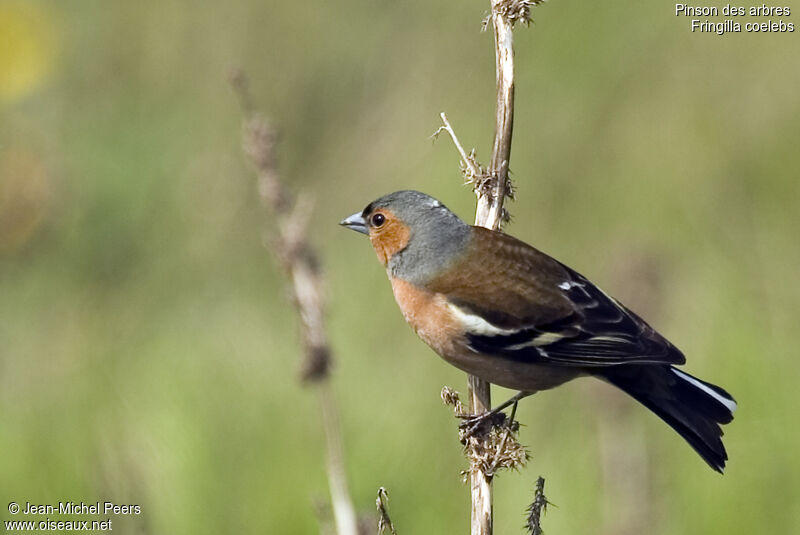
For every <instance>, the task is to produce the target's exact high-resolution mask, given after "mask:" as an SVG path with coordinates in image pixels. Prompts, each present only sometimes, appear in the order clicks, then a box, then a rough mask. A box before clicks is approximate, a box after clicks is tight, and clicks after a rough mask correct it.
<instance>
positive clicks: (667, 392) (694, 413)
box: [595, 365, 736, 473]
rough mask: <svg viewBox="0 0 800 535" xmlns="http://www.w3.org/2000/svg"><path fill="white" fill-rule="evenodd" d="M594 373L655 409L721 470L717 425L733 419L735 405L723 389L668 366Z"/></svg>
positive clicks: (722, 448) (723, 454)
mask: <svg viewBox="0 0 800 535" xmlns="http://www.w3.org/2000/svg"><path fill="white" fill-rule="evenodd" d="M598 372H599V373H598ZM595 373H597V375H598V376H600V377H601V378H603V379H605V380H606V381H608V382H610V383H611V384H613V385H614V386H616V387H617V388H619V389H621V390H623V391H624V392H626V393H627V394H629V395H631V396H632V397H633V398H634V399H636V400H637V401H639V402H640V403H642V404H643V405H644V406H645V407H647V408H648V409H650V410H651V411H653V412H654V413H656V414H657V415H658V416H659V417H660V418H661V419H662V420H664V421H665V422H666V423H667V424H669V425H670V427H672V428H673V429H674V430H675V431H677V432H678V433H679V434H680V435H681V436H682V437H683V438H684V439H685V440H686V441H687V442H688V443H689V444H690V445H691V446H692V447H693V448H694V449H695V451H696V452H697V453H699V454H700V456H701V457H702V458H703V460H705V461H706V462H707V463H708V464H709V466H711V468H713V469H714V470H716V471H718V472H720V473H721V472H722V471H723V469H724V468H725V461H727V460H728V454H727V453H726V452H725V446H724V445H723V444H722V438H721V437H722V434H723V433H722V428H721V427H720V425H722V424H727V423H729V422H730V421H731V420H733V410H735V408H736V402H735V401H734V400H733V398H732V397H731V396H730V394H728V393H727V392H725V390H723V389H722V388H719V387H718V386H715V385H712V384H710V383H706V382H705V381H701V380H700V379H697V378H696V377H693V376H691V375H689V374H688V373H686V372H683V371H680V370H678V369H676V368H673V367H672V366H654V365H628V366H619V367H609V368H606V369H604V370H602V371H600V370H597V371H596V372H595Z"/></svg>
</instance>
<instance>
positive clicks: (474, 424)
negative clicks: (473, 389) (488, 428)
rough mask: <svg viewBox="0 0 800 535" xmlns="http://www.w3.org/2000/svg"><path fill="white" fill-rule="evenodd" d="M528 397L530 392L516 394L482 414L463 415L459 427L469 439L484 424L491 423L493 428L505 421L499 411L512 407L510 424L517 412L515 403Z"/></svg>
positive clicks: (503, 415)
mask: <svg viewBox="0 0 800 535" xmlns="http://www.w3.org/2000/svg"><path fill="white" fill-rule="evenodd" d="M530 395H531V392H517V393H516V394H515V395H514V396H513V397H511V398H510V399H508V400H506V401H504V402H503V403H501V404H500V405H498V406H497V407H495V408H493V409H492V410H490V411H486V412H484V413H483V414H464V415H462V416H461V418H463V419H464V421H463V422H462V423H461V425H460V426H459V427H460V428H461V429H463V430H464V431H465V434H466V436H467V437H469V436H472V435H473V434H475V431H477V430H478V428H479V427H481V426H482V425H484V424H486V423H491V424H492V425H493V426H494V425H500V424H501V423H502V422H503V421H504V420H505V419H506V415H505V414H503V413H502V412H501V411H502V410H503V409H505V408H506V407H508V406H510V405H513V406H514V408H513V409H511V422H513V421H514V415H515V414H516V412H517V403H518V402H519V400H521V399H522V398H524V397H527V396H530Z"/></svg>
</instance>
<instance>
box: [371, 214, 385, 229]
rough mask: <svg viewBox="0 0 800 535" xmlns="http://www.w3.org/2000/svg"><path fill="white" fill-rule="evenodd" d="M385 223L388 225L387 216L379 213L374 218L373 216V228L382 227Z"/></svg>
mask: <svg viewBox="0 0 800 535" xmlns="http://www.w3.org/2000/svg"><path fill="white" fill-rule="evenodd" d="M384 223H386V216H385V215H383V214H380V213H378V214H375V215H374V216H372V226H373V227H380V226H381V225H383V224H384Z"/></svg>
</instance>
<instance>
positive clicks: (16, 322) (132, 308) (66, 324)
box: [0, 0, 800, 534]
mask: <svg viewBox="0 0 800 535" xmlns="http://www.w3.org/2000/svg"><path fill="white" fill-rule="evenodd" d="M36 5H38V6H39V7H40V8H41V9H40V10H39V11H40V12H41V13H44V14H45V15H46V16H47V22H46V23H45V22H42V24H47V28H48V30H47V31H54V32H55V35H54V36H51V37H48V39H47V43H45V44H44V45H42V46H45V45H46V46H53V47H56V48H57V50H56V53H53V54H49V55H48V54H45V53H43V55H42V57H47V58H50V60H49V61H51V63H50V64H49V67H48V68H49V72H48V73H47V74H46V75H45V74H42V79H41V81H40V82H39V85H33V84H30V89H29V91H28V92H27V93H26V94H24V95H19V94H18V91H17V90H15V91H17V92H15V93H14V95H16V96H15V97H14V100H8V99H6V100H4V101H0V106H2V107H0V210H12V209H14V208H15V207H19V206H22V207H23V208H24V209H25V210H23V211H22V213H26V214H30V213H32V212H30V210H37V212H36V213H37V214H38V213H40V214H42V217H40V218H21V219H14V218H10V216H9V218H6V219H3V217H4V216H7V215H8V214H10V213H11V212H6V214H0V222H4V225H5V227H4V228H0V238H2V239H0V377H2V383H3V387H2V389H0V430H2V431H0V451H2V452H3V454H2V455H0V497H2V498H3V500H4V501H3V502H1V503H8V502H9V501H12V500H14V501H18V502H21V503H24V502H25V501H26V500H27V501H30V502H34V503H51V502H58V501H64V500H75V501H80V500H84V501H91V502H94V501H96V500H98V499H100V500H103V499H111V500H114V501H116V502H118V503H137V504H140V505H141V506H142V515H140V517H136V518H131V519H120V523H119V526H120V528H119V529H120V530H121V531H122V532H123V533H126V532H134V530H135V529H138V530H141V532H145V533H193V534H194V533H226V532H246V533H250V532H253V533H256V532H261V533H309V534H310V533H317V532H318V531H319V529H318V525H317V520H316V519H315V517H314V501H317V500H325V499H326V496H327V486H326V481H325V475H324V460H323V445H322V442H323V437H322V431H321V427H320V425H319V415H318V414H317V407H316V403H315V400H314V399H313V395H312V392H311V391H310V390H309V388H304V387H301V386H300V385H299V384H298V383H297V381H296V378H297V376H298V367H299V352H300V347H299V343H298V340H297V337H296V336H295V332H296V318H295V317H294V315H293V313H292V311H291V309H290V307H289V306H288V302H287V298H286V297H285V295H286V293H285V290H284V287H283V285H282V284H283V281H282V279H281V277H280V273H279V272H278V270H277V269H276V267H275V265H274V262H273V259H271V258H270V256H269V254H268V253H266V252H265V250H264V249H263V248H262V246H261V239H262V225H263V222H264V221H265V220H266V219H265V217H264V216H263V214H262V213H261V211H260V208H259V205H258V201H257V197H256V195H255V191H254V183H253V180H252V176H251V173H250V171H249V169H248V167H247V165H246V163H245V161H244V158H243V157H242V154H241V147H240V113H239V111H238V107H237V103H236V100H235V98H234V95H233V94H232V92H231V90H230V88H229V87H228V85H227V82H226V72H227V71H228V70H229V69H230V68H231V67H235V66H243V67H245V68H246V70H247V71H248V72H249V74H250V77H251V80H252V89H253V92H254V95H255V98H256V101H257V106H258V107H259V108H260V109H262V110H264V111H265V112H266V113H267V114H269V115H270V117H271V118H272V119H273V121H274V123H275V124H276V125H277V126H278V127H279V128H280V129H281V132H282V142H281V145H280V157H281V162H280V163H281V172H282V175H283V177H284V178H285V180H286V181H287V182H288V183H289V184H290V186H291V187H292V188H295V189H301V188H302V189H305V190H306V191H309V192H311V193H313V194H314V195H315V196H316V198H317V200H318V202H317V209H316V211H315V213H314V214H313V215H311V214H309V217H313V218H314V221H313V222H312V223H311V225H310V227H311V228H312V229H313V232H314V238H313V241H314V243H315V244H316V245H317V246H319V247H320V249H321V252H322V255H323V260H324V262H325V269H326V272H327V277H328V285H329V288H330V295H331V301H330V303H331V304H330V329H331V337H332V341H333V344H334V350H335V358H336V363H335V368H334V381H335V389H336V392H337V396H338V399H339V400H340V402H341V413H342V425H343V428H344V438H345V443H346V456H347V458H348V461H349V462H348V471H349V474H350V477H351V480H350V484H351V487H352V491H353V494H354V498H355V500H356V502H357V506H358V507H359V508H361V509H362V510H365V511H371V509H372V504H373V502H374V496H375V492H376V489H377V488H378V487H379V486H385V487H387V488H388V489H389V491H390V493H391V496H392V519H393V520H394V522H395V524H396V526H397V528H398V530H399V532H400V533H401V534H412V533H452V532H458V531H461V532H465V531H466V529H467V525H468V519H469V516H468V506H469V500H468V490H467V489H466V487H464V486H463V485H462V484H461V483H460V477H459V471H460V470H461V469H462V468H463V459H462V458H461V453H460V447H459V444H458V443H457V441H456V425H455V422H454V420H453V418H452V415H451V411H450V410H449V409H447V408H445V407H443V406H442V405H441V403H440V401H439V399H438V398H439V391H440V389H441V386H442V385H444V384H448V385H451V386H453V387H454V388H456V389H461V390H463V389H464V383H465V381H464V377H463V374H461V373H460V372H458V371H457V370H454V369H451V368H449V367H448V366H447V365H446V364H444V363H443V362H442V361H440V360H439V359H438V358H437V357H435V356H434V355H433V354H432V353H431V351H430V350H428V349H427V348H426V347H425V346H424V345H423V344H422V343H421V342H419V341H418V340H416V338H415V337H414V335H413V333H412V332H411V331H410V329H408V328H407V327H406V326H405V324H404V322H403V320H402V317H401V316H400V314H399V313H398V311H397V310H396V306H395V305H394V303H393V300H392V297H391V293H390V289H389V286H388V284H387V283H386V280H385V276H384V274H383V273H382V270H381V268H380V266H379V265H378V264H377V263H376V261H375V258H374V255H373V253H372V252H371V250H370V248H369V246H368V244H367V243H366V241H365V240H363V239H360V238H359V237H358V236H356V235H354V234H353V233H350V232H346V231H344V230H342V229H340V228H339V227H338V226H337V225H336V223H337V222H338V221H339V219H341V218H342V217H344V216H346V215H349V214H351V213H353V212H354V211H356V210H358V209H360V208H362V207H363V206H364V205H365V204H366V203H367V202H368V201H370V200H372V199H373V198H375V197H377V196H379V195H381V194H383V193H386V192H389V191H392V190H396V189H401V188H414V189H420V190H423V191H426V192H428V193H431V194H433V195H435V196H437V197H439V198H440V199H442V200H443V201H444V202H446V203H447V204H448V206H450V207H451V208H453V209H454V210H455V211H457V212H458V213H460V214H461V215H462V216H463V217H464V218H466V219H470V218H471V217H472V213H473V206H474V202H473V198H472V195H471V193H470V192H469V191H468V189H467V188H465V187H463V186H461V185H460V181H461V177H460V175H459V174H458V161H457V156H456V153H455V151H454V150H453V148H452V146H451V145H450V143H449V141H448V140H447V139H446V138H442V139H440V140H439V141H437V142H436V143H435V144H433V143H432V142H431V141H430V140H429V139H428V136H429V135H430V134H431V133H433V132H434V131H435V130H436V128H437V127H438V126H439V112H440V111H446V112H447V114H448V118H449V119H450V121H451V122H452V124H453V127H454V128H455V129H456V131H457V133H458V135H459V137H460V139H461V141H462V142H463V143H464V144H465V145H467V148H469V147H471V146H477V148H478V157H479V158H483V159H485V158H486V157H487V156H488V152H489V146H490V140H491V135H492V117H493V109H492V106H493V103H494V94H493V92H494V72H493V68H494V59H493V49H492V46H491V41H490V40H491V34H490V33H480V32H479V29H480V26H481V19H482V17H483V16H484V14H485V12H486V10H487V6H488V2H483V1H477V0H475V1H471V2H449V3H448V2H425V1H421V0H416V1H410V2H385V1H370V2H367V1H363V0H361V1H359V0H355V1H350V2H317V3H311V4H309V3H308V2H305V3H296V2H280V3H278V2H272V3H264V2H257V1H253V0H244V1H241V2H234V3H228V4H226V3H213V4H204V5H203V7H200V6H199V5H198V4H197V3H194V2H188V1H186V0H171V1H167V2H164V1H159V2H156V1H154V0H147V1H144V2H137V3H124V2H114V3H113V4H108V3H105V2H98V1H96V0H95V1H92V0H83V1H80V2H69V3H64V2H57V1H54V0H51V1H44V0H42V1H39V2H36ZM534 19H535V21H536V22H535V24H532V25H531V26H530V27H529V28H526V27H524V26H520V27H519V28H518V29H517V31H516V39H517V53H516V57H517V62H518V67H517V68H518V80H517V86H516V92H517V93H516V94H517V115H516V119H515V125H516V130H515V139H514V146H513V150H512V160H511V161H512V165H511V169H512V176H513V178H514V179H515V183H516V186H517V201H515V202H513V203H512V204H511V205H510V207H509V208H510V210H511V212H512V215H513V217H514V220H513V223H512V224H511V225H509V226H508V228H507V230H508V232H510V233H512V234H514V235H516V236H519V237H520V238H522V239H525V240H526V241H528V242H530V243H532V244H534V245H536V246H537V247H539V248H541V249H543V250H545V251H547V252H549V253H550V254H553V255H554V256H556V257H558V258H560V259H561V260H563V261H565V262H566V263H568V264H570V265H572V266H573V267H575V268H576V269H578V270H580V271H581V272H583V273H585V274H586V275H587V276H590V277H591V278H592V279H594V280H595V281H596V282H598V283H600V284H601V285H603V286H604V287H605V288H606V289H607V290H608V291H609V292H610V293H612V294H614V295H618V296H620V297H621V298H622V299H623V300H624V301H626V302H628V303H629V304H630V305H631V306H632V307H633V308H634V309H639V310H642V309H646V310H645V311H644V315H645V316H647V317H648V318H650V319H652V322H653V323H654V324H655V325H656V326H657V327H658V328H659V329H660V330H662V331H663V332H664V333H665V334H666V335H667V336H668V337H669V338H670V339H672V340H673V341H674V342H675V343H676V345H678V346H679V347H680V348H681V349H683V351H684V352H685V353H686V354H687V356H688V359H689V363H688V367H687V369H688V370H689V371H691V372H692V373H696V374H697V375H699V376H700V377H703V378H705V379H708V380H710V381H712V382H714V383H718V384H720V385H722V386H724V387H725V388H727V389H728V390H730V392H731V393H732V394H733V395H734V396H735V397H736V398H737V400H738V402H739V407H740V409H739V412H738V413H737V416H736V420H735V421H734V423H733V424H732V425H730V426H728V427H727V428H726V437H725V438H726V444H727V446H728V450H729V455H730V458H731V460H730V464H729V468H728V471H727V473H726V475H725V476H724V477H720V476H718V475H717V474H715V473H713V472H712V471H711V470H709V469H708V468H707V467H706V466H705V465H704V464H703V462H702V461H701V460H700V459H699V458H697V456H696V455H695V454H694V453H693V452H692V451H691V449H690V448H689V447H688V446H686V445H685V444H684V443H683V442H682V441H681V439H680V438H679V437H678V436H677V435H676V434H674V433H673V432H672V431H671V430H669V429H668V428H667V427H666V426H665V425H663V424H662V423H661V422H659V421H657V419H656V418H654V417H653V416H652V415H650V414H648V413H647V411H646V410H645V409H644V408H642V407H638V406H635V405H634V402H633V401H628V400H625V399H622V398H618V397H615V394H613V393H611V392H610V390H611V388H610V387H607V386H605V385H594V384H591V382H590V381H589V380H584V381H576V382H575V383H573V384H570V385H567V386H566V387H564V388H561V389H559V390H557V391H553V392H547V393H543V394H540V395H537V396H534V397H533V398H530V399H527V400H525V401H523V402H522V404H521V406H520V409H519V411H518V416H519V418H520V419H521V422H522V423H523V428H522V431H521V440H522V441H523V442H524V443H527V444H529V445H530V448H531V453H532V459H531V462H530V463H529V465H528V468H526V469H525V470H523V471H522V472H521V473H519V474H503V475H501V476H500V477H499V479H498V483H497V485H496V488H497V496H496V517H495V525H496V526H497V532H498V533H517V532H519V533H521V532H522V530H521V525H522V522H523V519H524V514H525V508H526V507H527V505H528V504H530V502H531V501H532V494H531V488H532V486H533V483H534V481H535V480H536V477H537V476H538V475H539V474H542V475H544V476H545V477H546V478H547V497H548V499H550V500H552V502H553V503H555V504H556V505H557V507H552V508H550V509H549V514H548V515H547V517H546V518H544V526H545V530H546V532H547V533H553V534H559V533H596V532H597V531H598V526H610V525H620V523H621V525H625V522H626V520H627V519H628V514H627V511H629V510H631V506H630V505H625V504H620V503H612V504H610V505H609V504H608V495H607V493H608V488H607V487H606V486H604V485H607V484H608V481H609V480H610V481H614V480H620V481H626V480H628V479H629V478H631V477H634V475H635V474H631V473H628V472H626V471H625V470H621V471H619V472H614V473H611V474H609V473H603V471H602V469H601V466H602V462H601V457H602V452H603V451H604V448H609V447H610V448H618V449H622V453H621V454H620V455H622V457H623V458H625V453H624V452H625V451H626V450H625V449H624V448H627V447H629V446H630V444H631V440H632V438H631V437H634V438H635V437H642V438H641V440H642V441H643V444H644V448H645V452H646V458H645V461H644V464H643V465H641V466H644V467H645V468H646V469H647V472H646V474H644V476H645V477H644V479H643V481H644V483H645V485H646V487H647V489H646V490H647V492H646V495H645V497H643V498H640V499H641V500H642V501H643V502H644V501H646V502H647V504H646V507H647V510H648V518H647V526H648V533H656V534H657V533H707V534H713V533H729V532H732V531H736V532H775V533H788V532H791V531H792V530H793V529H795V528H796V526H798V525H800V508H798V506H797V503H800V485H799V484H798V481H800V459H798V457H797V455H796V452H797V451H798V450H800V428H798V426H797V425H793V423H794V421H795V420H796V414H795V412H796V411H795V407H796V406H797V400H796V396H795V394H796V385H795V383H796V378H797V377H798V374H800V360H798V358H797V354H796V353H797V349H796V344H795V343H794V340H793V339H792V338H791V337H790V334H791V332H792V331H793V330H794V328H796V321H797V319H796V318H797V310H798V302H800V284H798V283H797V282H796V277H797V266H798V265H800V248H798V247H797V243H798V239H797V230H798V229H800V213H799V212H798V210H797V200H798V199H800V182H798V180H797V169H798V168H799V167H800V153H798V151H797V146H798V142H800V136H798V131H797V117H798V113H800V109H799V108H800V100H798V99H797V87H798V86H799V85H800V70H798V69H797V59H796V58H797V56H798V52H800V50H799V49H798V44H797V39H795V38H794V35H791V34H790V35H784V34H756V35H749V34H741V35H739V34H735V35H725V36H723V37H719V36H717V35H714V34H692V33H690V32H689V31H688V28H687V23H686V20H685V19H682V18H676V17H675V16H674V14H673V13H672V12H671V10H670V6H667V5H658V4H657V3H649V4H648V3H637V2H627V3H619V2H617V3H614V2H612V3H607V2H594V3H592V2H588V3H587V2H568V1H566V0H554V1H552V2H549V3H547V4H545V5H544V6H541V7H537V8H536V12H535V13H534ZM35 20H38V19H35ZM42 20H44V19H42ZM36 50H39V49H36ZM42 68H43V67H42V66H41V65H39V64H37V69H39V71H36V72H41V69H42ZM1 76H2V73H0V77H1ZM20 87H22V86H20ZM26 87H28V86H26ZM8 94H9V95H10V94H11V93H10V92H9V93H8ZM9 98H10V97H9ZM21 155H22V156H21ZM9 162H10V163H9ZM19 162H22V163H19ZM31 162H33V163H31ZM20 169H22V171H20ZM31 169H36V170H37V171H36V174H35V177H36V182H32V179H31V180H19V177H28V176H34V174H32V173H31V172H30V170H31ZM31 184H34V185H35V186H36V187H35V188H33V189H32V186H30V185H31ZM29 186H30V187H29ZM26 210H27V211H26ZM18 221H23V222H24V223H25V225H26V226H24V227H23V226H20V225H22V223H15V222H18ZM15 224H17V225H18V226H17V227H14V225H15ZM641 258H644V259H645V260H644V261H643V262H642V263H641V265H640V263H639V260H637V259H641ZM638 267H640V269H639V268H638ZM621 273H626V274H628V275H626V276H623V275H621ZM631 274H632V275H631ZM637 274H638V275H637ZM648 274H650V275H652V277H653V280H655V281H656V282H655V283H652V282H648V281H644V286H643V287H644V288H646V289H647V288H649V289H648V290H646V291H647V292H655V293H656V298H655V299H653V300H650V301H648V299H646V297H645V296H644V293H646V292H645V290H643V291H642V292H641V293H639V292H636V291H633V290H632V288H639V286H636V284H638V282H641V281H638V280H637V279H636V277H637V276H639V277H645V278H646V277H647V276H649V275H648ZM626 277H629V278H626ZM654 288H655V289H654ZM637 305H638V306H637ZM505 394H506V392H502V393H497V394H495V398H496V399H501V398H503V399H504V398H505ZM620 405H621V406H622V407H623V408H622V409H620V407H619V406H620ZM610 407H612V408H613V411H615V412H614V413H613V414H614V416H609V414H610V413H609V412H607V411H610V410H611V408H610ZM620 410H622V411H623V416H621V417H619V418H617V417H616V415H617V414H618V411H620ZM608 426H614V427H611V429H613V431H614V433H617V434H618V435H619V437H618V438H619V440H618V441H617V439H615V438H614V437H613V434H612V437H611V440H610V441H609V439H608V437H607V436H606V435H604V434H603V432H602V430H603V429H609V427H608ZM634 442H635V441H634ZM638 475H639V476H641V475H642V474H638ZM635 505H636V504H634V507H633V508H634V509H635V508H636V507H635ZM643 507H644V506H643ZM9 516H10V515H8V514H7V513H6V512H5V511H4V512H3V513H2V514H0V517H2V519H8V518H9Z"/></svg>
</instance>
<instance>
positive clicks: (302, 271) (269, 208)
mask: <svg viewBox="0 0 800 535" xmlns="http://www.w3.org/2000/svg"><path fill="white" fill-rule="evenodd" d="M230 82H231V85H232V86H233V89H234V91H235V92H236V95H237V97H238V98H239V103H240V106H241V109H242V113H243V115H244V129H243V130H244V137H243V141H242V145H243V148H244V152H245V154H247V156H248V157H249V159H250V161H251V163H252V164H253V167H254V169H255V172H256V180H257V190H258V195H259V199H260V200H261V204H262V207H263V208H264V211H265V212H266V213H268V214H270V215H271V216H272V220H273V221H272V224H270V225H269V226H268V227H267V228H266V231H268V233H269V234H273V232H274V234H276V235H275V236H274V237H273V238H272V239H269V240H265V245H266V246H267V247H268V248H269V249H270V250H271V251H272V252H273V254H274V255H275V257H276V258H277V259H278V260H279V261H280V263H281V266H282V267H283V268H284V270H285V271H286V273H287V275H288V276H289V278H290V280H291V285H290V287H291V292H292V301H293V303H294V305H295V307H296V308H297V311H298V314H299V315H300V319H301V323H302V328H301V338H302V340H303V345H304V346H305V358H304V361H303V364H302V372H301V377H302V379H303V380H304V381H308V382H314V383H316V385H317V387H318V388H317V392H318V394H319V396H318V400H319V404H320V412H321V417H322V424H323V427H324V431H325V439H326V441H325V444H326V460H327V469H328V484H329V487H330V494H331V503H332V506H333V515H334V520H335V524H336V532H337V534H338V535H358V524H357V518H356V514H355V509H354V507H353V503H352V500H351V498H350V491H349V490H348V485H347V478H346V475H345V470H344V456H343V454H342V438H341V433H340V431H339V422H338V413H337V409H336V404H335V400H334V398H333V394H332V392H331V390H330V382H329V381H327V380H326V379H328V378H329V372H330V363H331V350H330V344H329V343H328V337H327V331H326V329H325V291H324V281H323V275H322V272H321V269H320V264H319V261H318V260H317V256H316V253H315V251H314V250H313V249H312V247H311V245H310V244H309V242H308V232H307V230H308V228H307V224H308V221H310V220H312V219H313V218H311V217H309V213H310V212H311V210H312V209H313V203H312V201H311V199H310V198H308V197H306V196H303V195H301V196H299V197H298V198H297V200H293V199H292V198H291V195H290V194H289V192H288V191H287V190H286V188H285V186H284V185H283V182H282V181H281V180H280V175H279V173H278V166H277V158H276V150H275V147H276V144H277V138H278V136H277V133H276V131H275V129H274V128H273V127H272V125H271V124H270V123H269V121H268V120H267V119H266V118H265V117H263V116H261V115H259V114H258V113H256V112H254V111H253V105H252V98H251V97H250V92H249V91H248V87H247V78H246V76H245V74H244V72H243V71H241V70H236V71H235V72H233V73H232V74H231V76H230ZM273 229H277V231H276V232H275V231H273Z"/></svg>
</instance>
